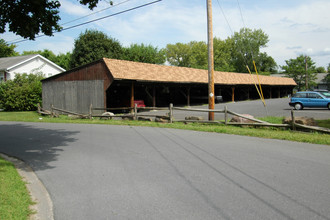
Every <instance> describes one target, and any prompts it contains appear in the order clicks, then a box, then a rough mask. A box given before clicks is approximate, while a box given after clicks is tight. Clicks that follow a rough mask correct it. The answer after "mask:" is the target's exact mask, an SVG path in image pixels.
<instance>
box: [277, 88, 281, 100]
mask: <svg viewBox="0 0 330 220" xmlns="http://www.w3.org/2000/svg"><path fill="white" fill-rule="evenodd" d="M277 98H281V87H279V88H278V92H277Z"/></svg>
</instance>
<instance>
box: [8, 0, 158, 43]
mask: <svg viewBox="0 0 330 220" xmlns="http://www.w3.org/2000/svg"><path fill="white" fill-rule="evenodd" d="M160 1H162V0H156V1H153V2H149V3H146V4H143V5H139V6H136V7H133V8H130V9H126V10H123V11H120V12H117V13H114V14H110V15H106V16H103V17H100V18H96V19H93V20H90V21H87V22H83V23H80V24H76V25H72V26H70V27H67V28H63V29H62V30H60V31H55V32H54V33H59V32H62V31H66V30H70V29H73V28H76V27H79V26H82V25H86V24H90V23H93V22H96V21H100V20H103V19H105V18H109V17H113V16H116V15H120V14H123V13H126V12H129V11H133V10H136V9H139V8H143V7H146V6H149V5H152V4H155V3H157V2H160ZM44 36H46V35H45V34H43V35H39V36H36V37H35V38H40V37H44ZM25 41H29V39H24V40H19V41H16V42H12V43H11V44H17V43H21V42H25Z"/></svg>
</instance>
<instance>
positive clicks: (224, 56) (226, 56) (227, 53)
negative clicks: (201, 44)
mask: <svg viewBox="0 0 330 220" xmlns="http://www.w3.org/2000/svg"><path fill="white" fill-rule="evenodd" d="M232 48H233V40H232V39H230V38H228V39H226V40H221V39H220V38H214V40H213V51H214V69H215V70H217V71H225V72H235V71H236V69H235V67H234V65H233V64H232V59H231V57H232V56H231V54H232Z"/></svg>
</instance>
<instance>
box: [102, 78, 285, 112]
mask: <svg viewBox="0 0 330 220" xmlns="http://www.w3.org/2000/svg"><path fill="white" fill-rule="evenodd" d="M263 92H264V96H265V98H280V97H284V96H288V94H291V89H290V88H285V87H276V86H263ZM207 94H208V85H207V84H187V83H154V82H138V81H128V80H116V81H114V82H113V83H112V84H111V85H110V86H109V88H108V89H107V90H106V106H107V108H118V107H133V106H132V104H133V103H131V101H132V100H143V101H144V103H145V105H146V106H150V107H156V106H157V107H167V106H169V104H170V103H173V105H176V106H190V105H191V106H193V105H200V104H207V103H208V96H207ZM215 96H216V97H222V99H221V101H223V102H231V101H242V100H249V99H251V100H253V99H258V98H259V95H258V92H257V90H256V89H255V87H254V85H251V86H250V85H219V84H216V85H215ZM217 102H220V98H219V99H217V100H216V103H217Z"/></svg>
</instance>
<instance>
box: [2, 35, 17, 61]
mask: <svg viewBox="0 0 330 220" xmlns="http://www.w3.org/2000/svg"><path fill="white" fill-rule="evenodd" d="M15 48H16V45H13V44H12V45H9V44H7V42H6V41H5V40H4V39H0V57H13V56H17V55H18V52H16V51H15Z"/></svg>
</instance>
